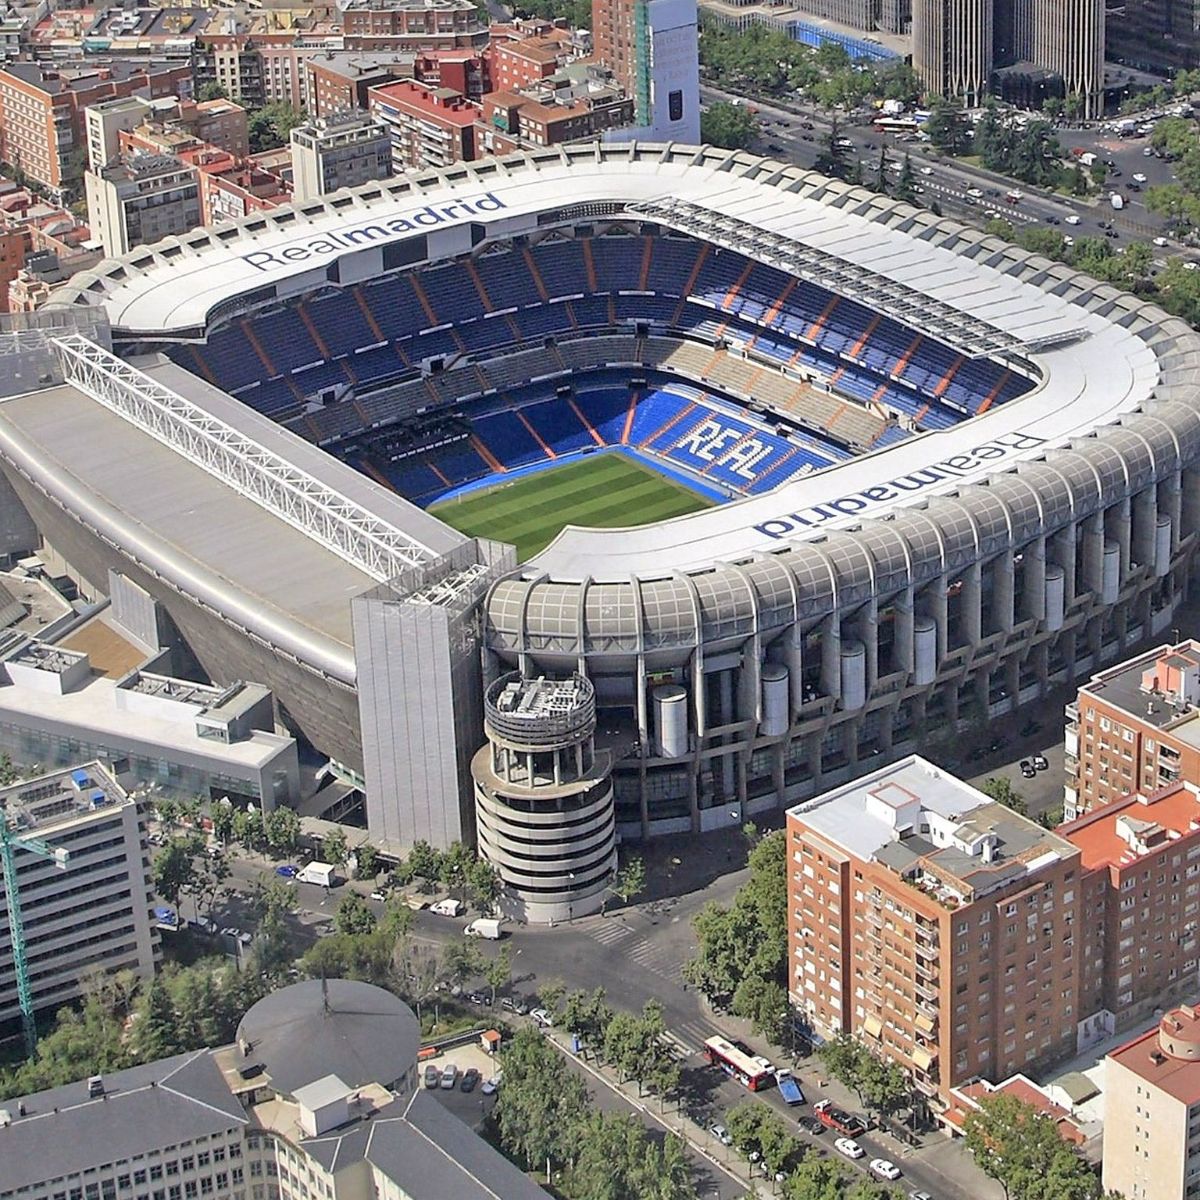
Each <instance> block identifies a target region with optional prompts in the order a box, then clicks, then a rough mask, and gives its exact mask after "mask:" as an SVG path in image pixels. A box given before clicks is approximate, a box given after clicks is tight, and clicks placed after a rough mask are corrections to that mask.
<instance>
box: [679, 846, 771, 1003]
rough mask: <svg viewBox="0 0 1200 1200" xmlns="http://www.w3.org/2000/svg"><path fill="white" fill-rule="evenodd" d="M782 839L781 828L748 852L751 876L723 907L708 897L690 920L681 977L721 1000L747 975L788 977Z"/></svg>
mask: <svg viewBox="0 0 1200 1200" xmlns="http://www.w3.org/2000/svg"><path fill="white" fill-rule="evenodd" d="M786 853H787V842H786V840H785V838H784V834H783V832H782V831H781V830H776V831H775V832H773V833H769V834H767V835H766V837H764V838H763V839H762V840H761V841H760V842H759V844H758V845H757V846H755V847H754V849H753V850H752V851H751V852H750V858H749V865H750V878H749V880H748V881H747V883H746V885H745V887H743V888H742V889H741V891H740V892H739V893H738V895H737V897H736V899H735V900H734V902H733V904H732V906H731V907H730V908H728V909H726V908H723V907H722V906H721V905H719V904H716V903H709V904H707V905H705V907H704V908H703V909H702V910H701V911H700V913H699V914H698V915H697V917H696V918H695V920H694V921H693V929H694V930H695V933H696V940H697V942H698V947H699V948H698V952H697V955H696V957H695V958H694V959H692V960H691V961H690V962H689V963H687V964H686V965H685V966H684V970H683V973H684V978H685V979H686V980H687V981H688V982H689V983H692V984H695V986H696V987H698V988H700V990H701V991H703V992H704V993H705V994H706V995H707V996H709V997H710V998H711V999H713V1000H715V1001H717V1002H719V1003H724V1002H727V1001H728V1000H729V999H730V998H731V997H732V996H733V994H734V993H735V992H736V991H737V988H738V987H739V985H740V984H741V983H742V982H743V981H744V980H745V979H746V978H748V977H749V976H751V975H754V976H758V977H759V978H760V979H762V980H767V981H774V982H775V983H777V984H779V985H780V986H781V987H782V986H785V985H786V983H787V977H786V962H787V875H786V872H785V858H786Z"/></svg>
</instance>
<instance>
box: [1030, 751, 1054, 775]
mask: <svg viewBox="0 0 1200 1200" xmlns="http://www.w3.org/2000/svg"><path fill="white" fill-rule="evenodd" d="M1033 769H1034V770H1035V771H1048V770H1050V763H1049V762H1048V761H1047V759H1046V756H1045V755H1044V754H1035V755H1034V756H1033Z"/></svg>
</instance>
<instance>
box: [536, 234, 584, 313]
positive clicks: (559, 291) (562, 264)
mask: <svg viewBox="0 0 1200 1200" xmlns="http://www.w3.org/2000/svg"><path fill="white" fill-rule="evenodd" d="M532 254H533V261H534V263H535V265H536V266H537V269H538V274H539V275H540V276H541V277H542V283H543V284H545V286H546V295H547V296H549V298H550V299H551V300H553V299H555V298H556V297H558V296H583V295H586V294H587V293H588V292H589V291H590V290H591V289H590V288H589V287H588V281H587V269H586V267H585V266H584V261H583V247H582V246H581V245H580V244H579V243H578V242H575V241H570V242H542V244H541V245H540V246H537V247H535V248H534V250H533V251H532Z"/></svg>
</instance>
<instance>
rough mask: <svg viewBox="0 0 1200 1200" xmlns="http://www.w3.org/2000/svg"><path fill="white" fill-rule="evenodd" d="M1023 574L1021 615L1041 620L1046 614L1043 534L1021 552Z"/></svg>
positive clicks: (1045, 549) (1044, 540)
mask: <svg viewBox="0 0 1200 1200" xmlns="http://www.w3.org/2000/svg"><path fill="white" fill-rule="evenodd" d="M1021 553H1022V554H1023V555H1024V557H1023V558H1022V560H1021V571H1022V576H1023V581H1022V587H1021V617H1022V618H1023V619H1025V620H1034V621H1040V620H1041V619H1042V618H1043V617H1044V616H1045V615H1046V554H1047V545H1046V537H1045V535H1044V534H1043V535H1042V536H1041V537H1040V538H1038V539H1037V540H1036V541H1034V542H1031V543H1030V544H1029V545H1028V546H1026V547H1025V549H1024V550H1023V551H1022V552H1021Z"/></svg>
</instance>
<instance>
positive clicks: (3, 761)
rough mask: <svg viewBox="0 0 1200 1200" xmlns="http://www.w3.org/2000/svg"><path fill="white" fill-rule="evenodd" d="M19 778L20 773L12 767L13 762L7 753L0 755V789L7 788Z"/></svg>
mask: <svg viewBox="0 0 1200 1200" xmlns="http://www.w3.org/2000/svg"><path fill="white" fill-rule="evenodd" d="M20 778H21V772H20V771H18V770H17V768H16V767H15V766H13V760H12V759H11V758H10V757H9V754H8V752H7V751H4V752H3V753H0V787H7V786H8V785H9V784H10V783H16V782H17V780H18V779H20Z"/></svg>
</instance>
